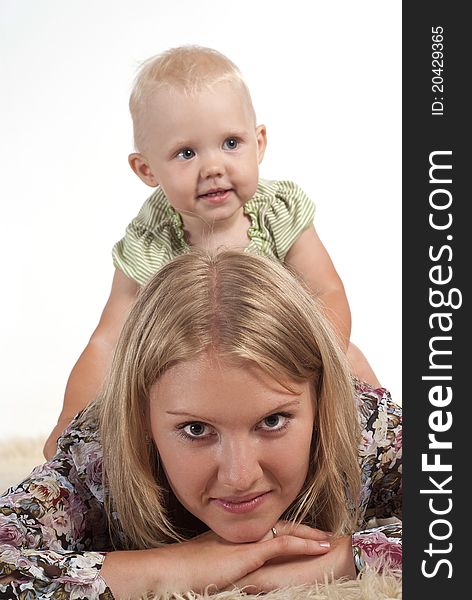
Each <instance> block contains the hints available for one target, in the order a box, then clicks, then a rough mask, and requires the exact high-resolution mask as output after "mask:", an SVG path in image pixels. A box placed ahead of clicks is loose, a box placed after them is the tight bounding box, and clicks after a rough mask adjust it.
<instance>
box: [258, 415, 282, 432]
mask: <svg viewBox="0 0 472 600" xmlns="http://www.w3.org/2000/svg"><path fill="white" fill-rule="evenodd" d="M288 422H289V419H288V417H286V416H285V415H282V414H280V413H274V414H273V415H269V416H268V417H266V418H265V419H263V420H262V421H261V429H264V430H265V431H274V430H275V431H279V430H280V429H284V427H286V426H287V425H288Z"/></svg>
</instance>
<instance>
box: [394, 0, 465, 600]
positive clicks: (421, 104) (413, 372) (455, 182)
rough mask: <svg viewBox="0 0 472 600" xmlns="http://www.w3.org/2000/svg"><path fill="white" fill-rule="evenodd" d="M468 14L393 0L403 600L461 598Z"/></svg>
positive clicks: (449, 6)
mask: <svg viewBox="0 0 472 600" xmlns="http://www.w3.org/2000/svg"><path fill="white" fill-rule="evenodd" d="M466 8H467V3H465V2H457V1H454V0H453V1H449V2H436V1H429V2H426V1H422V2H421V1H420V2H404V3H403V56H402V61H403V88H402V92H403V239H404V241H403V272H404V282H403V341H404V347H403V348H404V349H403V363H404V383H403V385H404V388H403V394H402V397H403V411H404V417H405V419H404V459H405V465H404V493H405V502H404V544H405V545H404V561H403V574H404V584H403V585H404V591H405V596H404V597H405V598H406V599H407V600H409V599H410V598H427V599H428V600H434V599H436V598H438V599H441V600H444V598H459V597H468V596H469V595H470V588H469V587H468V586H467V581H466V573H471V574H472V561H471V560H470V555H471V554H470V548H471V546H472V535H471V534H472V525H471V523H472V519H471V512H472V501H471V500H472V447H471V444H470V443H469V440H471V439H472V431H471V430H470V425H471V405H472V393H471V390H472V360H471V359H470V358H469V357H471V356H472V349H471V339H472V336H471V334H472V327H471V316H470V315H471V301H470V298H471V292H470V289H471V286H470V279H471V277H472V267H471V263H472V227H471V218H470V217H469V213H470V212H471V210H470V205H471V204H472V202H471V200H472V192H471V187H472V186H471V184H470V179H471V176H470V174H471V173H472V152H471V150H470V147H469V146H470V140H471V138H472V123H471V119H470V111H471V110H472V102H471V101H470V99H469V96H470V91H468V90H470V88H471V86H470V72H471V59H472V49H471V48H472V46H471V44H472V42H471V40H472V32H471V25H470V19H469V18H468V17H467V16H466V14H465V9H466ZM467 589H469V592H467Z"/></svg>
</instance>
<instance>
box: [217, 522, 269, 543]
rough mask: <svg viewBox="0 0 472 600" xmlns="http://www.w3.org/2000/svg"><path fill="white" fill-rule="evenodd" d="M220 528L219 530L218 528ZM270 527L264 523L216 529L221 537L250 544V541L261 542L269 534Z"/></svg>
mask: <svg viewBox="0 0 472 600" xmlns="http://www.w3.org/2000/svg"><path fill="white" fill-rule="evenodd" d="M218 529H219V530H218ZM269 530H270V527H265V526H264V525H261V524H258V525H249V524H244V525H239V526H237V525H236V526H233V527H221V528H215V529H214V531H215V533H216V534H218V535H219V536H220V537H222V538H223V539H225V540H226V541H228V542H231V543H233V544H248V543H250V542H259V541H260V540H261V539H262V538H263V537H265V536H266V535H267V532H268V531H269Z"/></svg>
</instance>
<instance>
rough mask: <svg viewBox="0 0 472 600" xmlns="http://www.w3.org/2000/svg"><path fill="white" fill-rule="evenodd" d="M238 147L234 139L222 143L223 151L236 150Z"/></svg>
mask: <svg viewBox="0 0 472 600" xmlns="http://www.w3.org/2000/svg"><path fill="white" fill-rule="evenodd" d="M238 146H239V142H238V140H237V139H236V138H228V139H227V140H225V141H224V144H223V148H224V149H225V150H236V148H237V147H238Z"/></svg>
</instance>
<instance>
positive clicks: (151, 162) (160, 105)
mask: <svg viewBox="0 0 472 600" xmlns="http://www.w3.org/2000/svg"><path fill="white" fill-rule="evenodd" d="M146 138H147V143H146V147H145V149H144V151H143V152H142V154H140V155H131V157H130V163H131V166H132V167H133V169H134V170H135V172H136V173H137V174H138V176H140V177H141V179H143V181H144V182H145V183H147V184H148V185H151V186H156V185H160V186H161V187H162V189H163V191H164V193H165V194H166V196H167V198H168V200H169V202H170V204H171V205H172V206H173V207H174V208H175V209H176V210H177V211H178V212H179V213H181V214H182V216H183V217H184V221H185V217H186V216H187V218H192V217H197V218H199V219H202V220H204V221H205V222H208V223H214V222H215V221H224V220H227V219H231V217H233V216H234V215H235V214H236V213H238V212H239V211H240V210H241V207H242V206H243V205H244V204H245V202H247V200H249V199H250V198H251V197H252V196H253V195H254V193H255V191H256V187H257V182H258V179H259V163H260V162H261V160H262V157H263V155H264V150H265V146H266V134H265V127H264V126H262V125H261V126H259V127H256V125H255V122H254V114H253V112H252V110H251V106H250V104H249V102H248V99H247V98H246V97H245V95H244V93H243V92H242V91H240V90H238V89H237V88H236V86H235V85H234V84H233V83H229V82H224V83H220V84H217V85H215V87H214V88H213V89H211V90H203V91H200V92H198V93H195V94H192V95H186V94H184V93H182V92H180V91H178V90H159V91H158V92H157V93H156V94H155V96H154V97H153V99H152V101H151V106H150V109H149V116H148V118H147V121H146ZM133 156H134V157H139V158H138V159H137V160H135V162H134V164H133Z"/></svg>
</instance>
